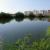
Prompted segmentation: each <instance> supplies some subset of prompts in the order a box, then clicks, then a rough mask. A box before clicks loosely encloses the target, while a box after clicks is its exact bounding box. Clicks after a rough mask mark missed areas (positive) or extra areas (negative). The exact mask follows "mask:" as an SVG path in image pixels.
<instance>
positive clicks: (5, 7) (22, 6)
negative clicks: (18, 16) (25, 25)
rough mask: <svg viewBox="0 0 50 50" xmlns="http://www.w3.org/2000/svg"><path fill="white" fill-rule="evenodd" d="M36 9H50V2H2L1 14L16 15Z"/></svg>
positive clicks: (0, 3)
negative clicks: (19, 12) (16, 13)
mask: <svg viewBox="0 0 50 50" xmlns="http://www.w3.org/2000/svg"><path fill="white" fill-rule="evenodd" d="M34 9H35V10H41V9H42V10H43V9H44V10H46V9H47V10H48V9H50V0H0V12H9V13H15V12H18V11H22V12H23V11H27V10H34Z"/></svg>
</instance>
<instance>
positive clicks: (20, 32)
mask: <svg viewBox="0 0 50 50" xmlns="http://www.w3.org/2000/svg"><path fill="white" fill-rule="evenodd" d="M49 25H50V22H48V19H47V18H44V19H41V20H40V19H37V18H35V19H33V20H30V19H28V18H25V19H23V20H18V21H17V20H15V19H12V20H10V21H9V22H7V21H5V22H3V21H0V50H4V49H3V44H4V43H5V42H9V43H15V42H16V41H17V39H20V38H23V37H24V36H26V35H28V34H32V37H33V39H41V38H44V37H45V36H46V34H47V28H48V26H49Z"/></svg>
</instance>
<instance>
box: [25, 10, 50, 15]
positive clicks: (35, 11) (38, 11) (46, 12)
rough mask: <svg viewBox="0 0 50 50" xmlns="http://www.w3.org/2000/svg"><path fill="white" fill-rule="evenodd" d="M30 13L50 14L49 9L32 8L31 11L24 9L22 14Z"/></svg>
mask: <svg viewBox="0 0 50 50" xmlns="http://www.w3.org/2000/svg"><path fill="white" fill-rule="evenodd" d="M30 13H33V14H35V15H39V14H42V15H49V16H50V10H33V11H25V12H24V14H25V15H29V14H30Z"/></svg>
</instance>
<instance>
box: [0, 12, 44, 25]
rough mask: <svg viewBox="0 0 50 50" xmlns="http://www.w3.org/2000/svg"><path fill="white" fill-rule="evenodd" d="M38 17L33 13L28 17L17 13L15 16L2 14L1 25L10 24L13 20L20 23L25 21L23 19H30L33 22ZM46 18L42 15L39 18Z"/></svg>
mask: <svg viewBox="0 0 50 50" xmlns="http://www.w3.org/2000/svg"><path fill="white" fill-rule="evenodd" d="M35 17H36V16H35V15H34V14H33V13H30V14H29V15H28V16H27V15H24V14H23V13H21V12H18V13H15V14H14V15H12V14H9V13H4V12H2V13H0V23H2V24H5V23H8V22H10V21H11V20H12V19H15V20H16V21H18V22H20V21H23V19H25V18H28V19H30V20H31V21H32V20H33V19H34V18H35ZM44 17H45V16H43V15H42V14H39V16H38V18H39V19H40V20H42V18H44Z"/></svg>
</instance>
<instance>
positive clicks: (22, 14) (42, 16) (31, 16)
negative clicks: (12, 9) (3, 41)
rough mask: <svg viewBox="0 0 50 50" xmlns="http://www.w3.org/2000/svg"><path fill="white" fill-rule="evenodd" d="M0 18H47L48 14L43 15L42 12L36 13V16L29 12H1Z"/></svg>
mask: <svg viewBox="0 0 50 50" xmlns="http://www.w3.org/2000/svg"><path fill="white" fill-rule="evenodd" d="M0 18H48V16H47V15H43V14H38V16H37V15H35V14H33V13H30V14H29V15H25V14H24V13H22V12H17V13H15V14H10V13H4V12H1V13H0Z"/></svg>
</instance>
